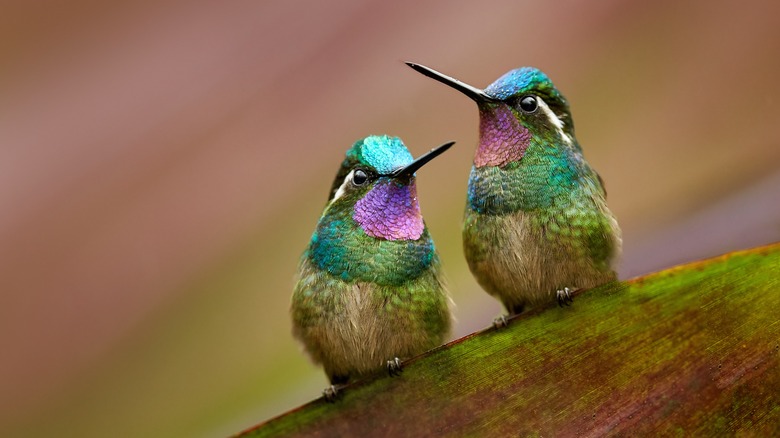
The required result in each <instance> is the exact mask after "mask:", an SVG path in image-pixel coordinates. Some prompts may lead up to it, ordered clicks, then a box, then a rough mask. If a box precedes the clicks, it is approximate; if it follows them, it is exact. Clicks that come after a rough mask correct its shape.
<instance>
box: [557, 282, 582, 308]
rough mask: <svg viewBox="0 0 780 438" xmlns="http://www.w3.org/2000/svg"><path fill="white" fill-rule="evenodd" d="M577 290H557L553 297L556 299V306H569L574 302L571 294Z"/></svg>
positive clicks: (565, 288)
mask: <svg viewBox="0 0 780 438" xmlns="http://www.w3.org/2000/svg"><path fill="white" fill-rule="evenodd" d="M575 290H577V289H573V290H572V289H569V288H568V287H564V288H563V289H559V290H558V291H557V292H556V293H555V295H556V297H557V298H558V306H559V307H563V306H564V305H566V306H569V305H571V303H572V302H574V299H573V298H572V296H571V294H572V292H574V291H575Z"/></svg>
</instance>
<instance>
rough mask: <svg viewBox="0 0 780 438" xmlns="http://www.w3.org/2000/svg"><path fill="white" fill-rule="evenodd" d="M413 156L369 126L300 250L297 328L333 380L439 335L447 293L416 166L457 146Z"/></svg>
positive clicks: (407, 353)
mask: <svg viewBox="0 0 780 438" xmlns="http://www.w3.org/2000/svg"><path fill="white" fill-rule="evenodd" d="M453 144H454V142H451V143H446V144H444V145H441V146H439V147H438V148H435V149H433V150H431V151H430V152H428V153H426V154H425V155H423V156H421V157H419V158H418V159H416V160H414V159H413V158H412V155H411V154H410V153H409V151H408V150H407V149H406V146H404V144H403V143H402V142H401V140H400V139H399V138H396V137H388V136H370V137H366V138H364V139H362V140H359V141H358V142H356V143H355V144H354V145H353V146H352V147H351V148H350V149H349V150H348V151H347V154H346V159H345V160H344V162H343V163H342V164H341V168H340V169H339V171H338V173H337V175H336V179H335V181H334V182H333V185H332V187H331V191H330V197H329V200H328V203H327V205H326V206H325V211H323V213H322V217H320V220H319V222H318V223H317V228H316V229H315V231H314V234H313V235H312V238H311V242H310V243H309V246H308V248H307V249H306V251H305V252H304V253H303V256H302V257H301V262H300V267H299V278H300V279H299V280H298V282H297V284H296V285H295V289H294V292H293V296H292V306H291V313H292V320H293V334H294V335H295V337H296V338H298V340H300V341H301V342H302V343H303V345H304V347H305V349H306V350H307V352H308V353H309V355H310V356H311V358H312V360H313V361H314V362H315V363H317V364H322V366H323V367H324V368H325V373H326V374H327V375H328V377H329V379H330V382H331V385H332V386H331V387H330V388H328V389H326V390H325V392H324V394H325V396H326V398H328V399H332V398H333V397H334V396H335V395H336V391H337V386H338V385H341V384H344V383H346V382H347V381H348V379H349V378H350V377H353V376H359V375H364V374H368V373H372V372H374V371H376V370H377V369H380V368H382V367H383V366H387V369H388V371H389V372H390V374H391V375H393V374H397V373H398V372H400V366H401V362H400V359H399V358H408V357H411V356H414V355H416V354H418V353H422V352H424V351H426V350H428V349H431V348H433V347H436V346H438V345H440V344H441V343H442V342H443V341H444V339H445V337H446V336H447V334H448V333H449V330H450V319H451V317H450V302H451V301H450V298H449V296H448V295H447V292H446V291H445V289H444V287H443V285H442V279H441V274H440V266H439V256H438V255H437V253H436V250H435V249H434V245H433V240H432V239H431V235H430V234H429V232H428V228H427V227H426V226H425V222H423V218H422V215H421V214H420V205H419V204H418V202H417V187H416V183H415V171H417V169H419V168H420V167H422V166H423V165H424V164H426V163H427V162H429V161H430V160H432V159H433V158H435V157H437V156H438V155H439V154H441V153H442V152H444V151H446V150H447V149H449V148H450V146H452V145H453Z"/></svg>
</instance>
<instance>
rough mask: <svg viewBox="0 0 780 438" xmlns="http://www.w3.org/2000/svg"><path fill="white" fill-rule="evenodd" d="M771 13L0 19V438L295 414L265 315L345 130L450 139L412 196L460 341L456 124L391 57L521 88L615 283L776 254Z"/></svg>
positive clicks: (203, 6) (92, 14) (9, 12)
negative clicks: (584, 205) (565, 114)
mask: <svg viewBox="0 0 780 438" xmlns="http://www.w3.org/2000/svg"><path fill="white" fill-rule="evenodd" d="M778 5H780V4H778V3H777V2H771V1H765V2H762V1H734V2H680V1H655V2H639V1H636V2H625V1H617V0H614V1H600V2H586V1H582V0H577V1H574V0H571V1H560V2H539V1H506V2H452V1H450V2H445V1H436V2H420V1H394V2H388V1H376V0H374V1H341V2H315V1H309V2H282V1H275V2H274V1H245V2H192V1H189V2H183V1H169V0H163V1H141V2H137V1H115V2H100V1H94V0H71V1H67V2H57V1H52V0H41V1H33V2H30V1H20V0H11V1H6V2H3V5H2V6H0V8H1V9H0V96H2V97H1V98H0V436H15V437H16V436H64V437H93V436H94V437H99V436H100V437H102V436H160V437H170V436H182V437H185V436H186V437H190V436H223V435H226V434H230V433H234V432H237V431H240V430H242V429H244V428H246V427H249V426H251V425H253V424H255V423H258V422H260V421H263V420H266V419H268V418H270V417H272V416H274V415H278V414H281V413H282V412H284V411H286V410H288V409H290V408H293V407H295V406H297V405H299V404H301V403H304V402H306V401H308V400H311V399H313V398H315V397H317V396H319V394H320V391H321V390H322V389H323V388H324V387H325V386H326V383H327V382H326V379H325V377H324V374H323V373H322V372H321V371H320V370H319V369H317V368H315V367H314V366H312V365H311V364H310V363H309V362H308V360H307V359H306V358H305V357H304V355H303V354H302V353H301V352H300V350H299V347H298V345H297V344H296V343H295V342H294V341H293V339H292V337H291V336H290V323H289V318H288V302H289V296H290V293H291V288H292V285H293V275H294V272H295V268H296V264H297V260H298V256H299V254H300V253H301V251H302V250H303V249H304V247H305V245H306V244H307V242H308V239H309V237H310V235H311V232H312V230H313V227H314V225H315V223H316V220H317V218H318V216H319V214H320V212H321V209H322V207H323V206H324V203H325V199H326V194H327V191H328V189H329V187H330V184H331V179H332V177H333V175H334V174H335V171H336V169H337V167H338V165H339V163H340V161H341V159H342V157H343V154H344V151H345V150H346V149H347V148H348V147H349V146H350V145H351V144H352V143H353V142H354V141H355V140H357V139H358V138H360V137H363V136H365V135H368V134H376V133H389V134H393V135H398V136H400V137H401V138H403V139H404V141H405V142H406V144H407V145H408V146H409V148H410V149H411V151H412V153H413V154H414V155H419V154H421V153H423V152H424V151H426V150H428V149H429V148H431V147H433V146H435V145H438V144H440V143H442V142H444V141H447V140H456V141H458V144H457V145H456V146H455V147H454V148H453V149H451V150H450V152H448V153H447V154H445V155H444V156H442V157H441V158H440V159H438V160H436V161H434V162H433V163H432V164H431V165H430V166H427V167H426V168H425V169H424V171H421V172H420V175H419V197H420V200H421V206H422V211H423V214H424V215H425V218H426V222H427V224H428V226H429V227H430V229H431V230H432V233H433V236H434V238H435V240H436V242H437V246H438V248H439V250H440V252H441V256H442V259H443V263H444V266H445V269H446V273H447V275H448V279H449V284H450V289H451V291H452V294H453V296H454V299H455V301H456V303H457V306H458V307H457V310H456V313H457V317H458V323H457V325H456V327H455V332H454V333H453V337H456V336H461V335H464V334H467V333H469V332H471V331H474V330H477V329H479V328H482V327H485V326H487V325H488V324H489V323H490V321H491V319H492V318H493V317H494V316H496V315H497V314H498V313H499V312H500V308H499V306H498V304H497V303H496V302H494V301H493V300H492V299H490V298H489V297H488V296H487V295H486V294H484V293H483V292H482V291H481V290H480V289H479V287H478V286H477V285H476V283H475V282H474V280H473V279H472V278H471V276H470V274H469V273H468V270H467V268H466V265H465V262H464V259H463V257H462V255H461V246H460V245H461V244H460V232H459V230H460V219H461V214H462V210H463V205H464V200H465V189H466V179H467V174H468V171H469V167H470V162H471V157H472V154H473V150H474V145H475V142H476V138H477V112H476V109H475V106H474V104H473V103H472V102H471V101H469V100H468V99H467V98H465V97H464V96H461V95H459V94H458V93H456V92H455V91H453V90H450V89H448V88H446V87H444V86H443V85H441V84H438V83H436V82H434V81H432V80H430V79H427V78H424V77H423V76H421V75H419V74H417V73H415V72H414V71H412V70H411V69H409V68H408V67H406V66H404V65H403V63H402V61H403V60H413V61H417V62H420V63H424V64H427V65H429V66H431V67H434V68H436V69H439V70H441V71H443V72H445V73H448V74H451V75H453V76H455V77H457V78H460V79H462V80H464V81H467V82H469V83H471V84H473V85H476V86H480V87H483V86H486V85H487V84H489V83H490V82H492V81H493V80H494V79H495V78H497V77H498V76H499V75H500V74H502V73H504V72H505V71H507V70H509V69H511V68H515V67H518V66H521V65H533V66H536V67H539V68H541V69H543V70H544V71H546V72H547V73H548V75H549V76H550V77H551V78H552V79H553V80H554V81H555V82H556V84H557V85H558V87H559V88H560V89H561V90H562V91H563V93H564V94H565V95H566V96H567V97H568V99H569V100H570V102H571V105H572V111H573V114H574V119H575V122H576V126H577V137H578V138H579V140H580V143H581V144H582V145H583V147H584V149H585V153H586V157H587V158H588V159H589V161H590V163H591V164H592V165H593V166H594V167H595V168H596V169H597V170H598V171H599V172H600V173H601V175H602V176H603V177H604V179H605V181H606V184H607V189H608V191H609V204H610V206H611V208H612V209H613V211H614V212H615V213H616V215H617V217H618V219H619V221H620V224H621V225H622V228H623V232H624V256H623V259H622V263H621V267H620V273H621V277H622V278H629V277H631V276H635V275H639V274H642V273H646V272H650V271H653V270H657V269H659V268H663V267H667V266H671V265H674V264H676V263H679V262H684V261H688V260H693V259H697V258H702V257H708V256H713V255H717V254H720V253H723V252H727V251H730V250H735V249H741V248H747V247H751V246H756V245H759V244H764V243H769V242H773V241H777V240H780V170H779V168H778V163H780V126H778V125H780V85H778V80H780V56H778V54H780V19H779V18H778V17H780V6H778ZM670 299H673V297H670ZM575 305H576V304H575Z"/></svg>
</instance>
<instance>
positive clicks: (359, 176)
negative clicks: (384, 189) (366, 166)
mask: <svg viewBox="0 0 780 438" xmlns="http://www.w3.org/2000/svg"><path fill="white" fill-rule="evenodd" d="M366 181H368V174H367V173H366V172H365V171H363V170H360V169H358V170H356V171H355V174H354V175H352V184H354V185H356V186H362V185H363V184H365V183H366Z"/></svg>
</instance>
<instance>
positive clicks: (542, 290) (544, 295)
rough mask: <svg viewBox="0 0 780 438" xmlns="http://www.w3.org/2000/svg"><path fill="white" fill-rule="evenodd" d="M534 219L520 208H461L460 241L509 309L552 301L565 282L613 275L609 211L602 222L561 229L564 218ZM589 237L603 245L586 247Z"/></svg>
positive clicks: (587, 284)
mask: <svg viewBox="0 0 780 438" xmlns="http://www.w3.org/2000/svg"><path fill="white" fill-rule="evenodd" d="M535 219H537V218H534V217H532V216H530V214H529V213H525V212H515V213H511V214H507V215H482V214H478V213H475V212H473V211H471V210H469V209H467V211H466V217H465V221H464V228H463V245H464V252H465V255H466V260H467V261H468V264H469V268H470V269H471V272H472V273H473V274H474V276H475V278H476V279H477V281H478V282H479V284H480V285H481V286H482V287H483V288H484V289H485V291H487V292H488V293H489V294H491V295H493V296H495V297H496V298H498V299H499V300H500V301H501V302H502V303H503V304H504V305H505V306H506V307H507V310H508V311H510V312H511V313H515V312H518V311H522V310H523V309H524V308H528V307H535V306H538V305H541V304H547V303H552V302H554V301H555V300H556V292H557V291H558V290H561V289H563V288H566V287H568V288H570V289H576V288H591V287H595V286H598V285H601V284H604V283H606V282H608V281H611V280H614V279H615V278H616V276H615V272H614V270H613V267H612V263H613V260H614V259H615V256H616V255H617V253H618V252H619V250H620V237H619V230H618V229H617V222H616V221H614V219H613V218H611V215H610V216H609V217H608V220H606V221H604V222H605V225H604V226H602V227H601V228H599V229H596V230H591V229H588V230H586V231H583V230H575V229H562V228H564V227H567V226H568V224H567V223H566V222H565V221H562V222H561V223H554V224H553V223H550V224H542V225H541V226H540V225H539V220H535ZM591 228H592V227H591ZM575 231H576V232H575ZM593 233H597V235H596V237H599V238H601V237H603V239H604V242H601V241H600V240H598V239H594V238H593ZM602 235H603V236H602ZM593 242H596V243H597V244H599V245H602V244H603V245H606V247H605V248H603V250H602V249H601V248H599V250H594V248H591V247H589V245H592V244H593Z"/></svg>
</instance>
